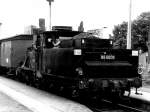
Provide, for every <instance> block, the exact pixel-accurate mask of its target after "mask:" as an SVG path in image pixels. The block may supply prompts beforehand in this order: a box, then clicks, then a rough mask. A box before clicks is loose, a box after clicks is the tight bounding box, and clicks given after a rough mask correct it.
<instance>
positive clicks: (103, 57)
mask: <svg viewBox="0 0 150 112" xmlns="http://www.w3.org/2000/svg"><path fill="white" fill-rule="evenodd" d="M100 58H101V59H103V60H104V59H108V60H114V59H115V56H114V55H101V57H100Z"/></svg>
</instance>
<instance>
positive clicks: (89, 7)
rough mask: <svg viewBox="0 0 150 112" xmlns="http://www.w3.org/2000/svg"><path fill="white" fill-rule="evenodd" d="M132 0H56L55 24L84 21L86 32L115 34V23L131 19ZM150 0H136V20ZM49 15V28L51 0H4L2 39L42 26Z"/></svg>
mask: <svg viewBox="0 0 150 112" xmlns="http://www.w3.org/2000/svg"><path fill="white" fill-rule="evenodd" d="M129 1H130V0H54V2H52V7H51V12H52V13H51V23H52V26H56V25H59V26H61V25H62V26H72V27H73V29H74V30H77V29H78V26H79V24H80V22H81V21H83V25H84V29H85V31H87V30H91V29H102V28H103V27H107V28H105V31H106V32H107V33H109V34H111V33H112V29H113V27H114V25H118V24H121V23H122V22H123V21H128V15H129ZM149 4H150V0H132V20H134V19H136V18H137V16H139V15H140V14H141V13H142V12H148V11H150V6H149ZM39 18H45V21H46V28H47V30H49V29H48V28H49V21H50V17H49V4H48V2H47V0H0V22H1V23H2V25H1V26H0V38H5V37H9V36H13V35H16V34H22V33H24V28H25V27H26V26H29V25H35V26H38V22H39Z"/></svg>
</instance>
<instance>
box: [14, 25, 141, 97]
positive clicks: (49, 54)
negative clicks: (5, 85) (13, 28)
mask: <svg viewBox="0 0 150 112" xmlns="http://www.w3.org/2000/svg"><path fill="white" fill-rule="evenodd" d="M30 42H31V41H30ZM24 54H26V55H25V57H24V60H21V61H20V63H19V65H18V66H16V67H14V68H15V70H16V76H17V77H18V78H19V79H20V80H22V81H24V82H26V83H28V84H37V85H38V86H43V87H45V88H48V89H49V88H52V87H54V88H55V89H56V88H57V89H58V90H62V91H63V90H67V92H70V94H71V95H72V96H80V95H83V96H86V95H90V96H92V97H93V96H101V95H102V94H105V95H106V94H108V95H110V93H112V94H117V95H119V96H122V95H123V94H124V92H125V90H129V89H131V88H132V87H136V88H138V87H140V86H141V78H140V74H138V51H136V50H127V49H113V43H112V40H111V39H100V38H97V37H95V36H93V35H92V34H90V33H84V32H78V31H72V30H68V29H65V30H64V29H57V27H56V29H54V30H53V31H46V32H42V33H40V34H35V35H33V42H32V46H30V47H28V48H27V51H26V52H25V53H24ZM85 94H86V95H85Z"/></svg>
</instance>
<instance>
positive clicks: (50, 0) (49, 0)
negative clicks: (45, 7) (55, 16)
mask: <svg viewBox="0 0 150 112" xmlns="http://www.w3.org/2000/svg"><path fill="white" fill-rule="evenodd" d="M47 1H48V2H49V9H50V16H49V17H50V23H49V25H50V26H49V27H50V31H51V28H52V26H51V2H54V0H47Z"/></svg>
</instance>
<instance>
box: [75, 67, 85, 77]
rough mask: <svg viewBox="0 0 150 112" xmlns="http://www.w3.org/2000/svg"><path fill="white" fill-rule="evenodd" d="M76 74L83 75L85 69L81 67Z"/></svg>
mask: <svg viewBox="0 0 150 112" xmlns="http://www.w3.org/2000/svg"><path fill="white" fill-rule="evenodd" d="M76 72H77V73H78V75H80V76H81V75H83V69H82V68H81V67H79V68H76Z"/></svg>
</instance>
